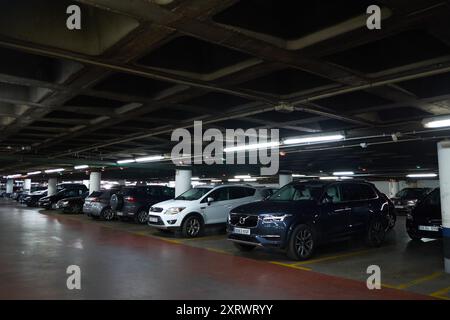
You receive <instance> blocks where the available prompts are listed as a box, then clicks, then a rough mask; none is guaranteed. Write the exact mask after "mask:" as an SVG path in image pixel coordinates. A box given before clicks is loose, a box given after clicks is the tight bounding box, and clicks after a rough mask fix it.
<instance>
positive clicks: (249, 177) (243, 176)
mask: <svg viewBox="0 0 450 320" xmlns="http://www.w3.org/2000/svg"><path fill="white" fill-rule="evenodd" d="M234 178H235V179H251V178H252V177H251V176H250V175H241V176H234Z"/></svg>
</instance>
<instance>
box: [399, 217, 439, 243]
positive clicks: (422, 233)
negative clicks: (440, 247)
mask: <svg viewBox="0 0 450 320" xmlns="http://www.w3.org/2000/svg"><path fill="white" fill-rule="evenodd" d="M423 227H430V228H433V229H436V230H421V228H423ZM406 231H407V232H408V233H410V234H413V235H415V236H419V237H422V238H429V239H439V238H442V225H441V224H433V223H428V222H416V221H414V220H406Z"/></svg>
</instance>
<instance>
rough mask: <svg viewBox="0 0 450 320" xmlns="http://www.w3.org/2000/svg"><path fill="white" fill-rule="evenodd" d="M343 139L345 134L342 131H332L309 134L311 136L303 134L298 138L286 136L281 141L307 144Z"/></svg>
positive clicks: (287, 143)
mask: <svg viewBox="0 0 450 320" xmlns="http://www.w3.org/2000/svg"><path fill="white" fill-rule="evenodd" d="M344 139H345V135H344V134H342V133H334V134H320V135H311V136H303V137H298V138H288V139H286V140H284V141H283V143H284V144H286V145H290V144H309V143H324V142H333V141H341V140H344Z"/></svg>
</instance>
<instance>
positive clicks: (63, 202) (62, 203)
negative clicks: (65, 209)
mask: <svg viewBox="0 0 450 320" xmlns="http://www.w3.org/2000/svg"><path fill="white" fill-rule="evenodd" d="M68 204H69V201H61V202H59V205H61V206H67V205H68Z"/></svg>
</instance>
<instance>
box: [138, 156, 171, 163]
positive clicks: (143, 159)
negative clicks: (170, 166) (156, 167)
mask: <svg viewBox="0 0 450 320" xmlns="http://www.w3.org/2000/svg"><path fill="white" fill-rule="evenodd" d="M163 159H164V156H148V157H142V158H136V162H151V161H158V160H163Z"/></svg>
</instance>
